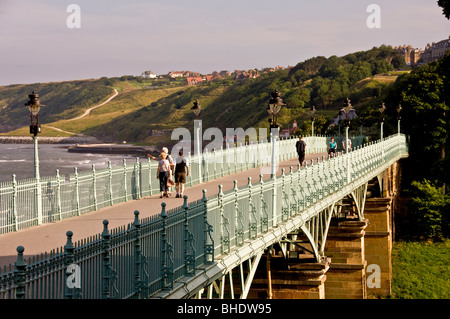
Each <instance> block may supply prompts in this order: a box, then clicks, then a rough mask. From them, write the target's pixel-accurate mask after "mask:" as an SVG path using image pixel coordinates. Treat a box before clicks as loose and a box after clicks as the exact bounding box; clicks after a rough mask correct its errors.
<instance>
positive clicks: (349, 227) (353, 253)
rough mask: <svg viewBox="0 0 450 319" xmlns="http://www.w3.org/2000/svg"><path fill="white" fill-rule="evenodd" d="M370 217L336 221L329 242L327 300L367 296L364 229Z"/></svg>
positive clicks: (327, 247) (327, 248) (326, 247)
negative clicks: (329, 262) (367, 218)
mask: <svg viewBox="0 0 450 319" xmlns="http://www.w3.org/2000/svg"><path fill="white" fill-rule="evenodd" d="M366 227H367V220H363V221H358V220H332V223H331V225H330V230H329V232H328V238H327V242H326V245H325V255H326V256H327V257H330V258H331V266H330V269H329V270H328V272H327V282H326V284H325V297H326V299H366V298H367V289H366V258H365V245H364V234H365V232H364V230H365V228H366Z"/></svg>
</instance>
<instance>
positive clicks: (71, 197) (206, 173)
mask: <svg viewBox="0 0 450 319" xmlns="http://www.w3.org/2000/svg"><path fill="white" fill-rule="evenodd" d="M326 139H327V138H326V137H317V136H315V137H306V138H305V140H306V142H307V144H308V146H309V147H308V149H307V152H308V153H315V152H326ZM295 142H296V140H295V139H281V140H279V141H278V143H277V145H278V147H279V149H278V151H279V160H285V159H289V158H294V157H295V156H296V153H295V147H294V145H295ZM271 149H272V144H271V143H270V142H259V143H255V144H251V145H241V146H236V147H235V146H234V145H233V146H232V147H227V148H225V149H220V150H217V151H212V152H204V153H202V154H201V156H198V155H195V156H189V157H188V160H189V163H191V165H190V177H188V180H187V184H186V186H188V187H189V186H192V185H195V184H198V183H199V182H204V181H210V180H213V179H216V178H219V177H223V176H227V175H230V174H233V173H237V172H241V171H244V170H248V169H250V168H254V167H259V166H263V165H268V164H270V163H271ZM157 166H158V164H157V162H156V161H151V160H150V159H147V160H141V159H139V158H136V161H135V162H134V163H131V164H129V163H127V162H126V160H123V164H122V165H117V166H111V163H108V167H107V168H104V169H96V168H95V166H92V170H90V171H84V172H78V170H77V168H74V173H73V174H71V175H70V176H68V178H66V177H65V176H63V175H59V172H58V170H57V171H56V175H55V176H52V177H42V178H41V179H40V181H39V183H37V181H36V180H35V179H25V180H16V178H15V175H12V180H11V182H2V183H0V234H5V233H8V232H12V231H18V230H21V229H24V228H27V227H31V226H35V225H40V224H45V223H49V222H54V221H58V220H63V219H65V218H69V217H73V216H80V215H82V214H85V213H88V212H92V211H96V210H99V209H101V208H103V207H106V206H112V205H115V204H117V203H121V202H126V201H130V200H134V199H139V198H141V197H145V196H150V195H154V194H158V193H159V180H158V179H156V170H157ZM38 187H40V189H41V191H40V192H38V191H37V188H38ZM37 197H38V198H37ZM37 202H40V203H42V204H41V205H40V206H41V207H42V211H39V209H38V207H39V205H37V204H36V203H37Z"/></svg>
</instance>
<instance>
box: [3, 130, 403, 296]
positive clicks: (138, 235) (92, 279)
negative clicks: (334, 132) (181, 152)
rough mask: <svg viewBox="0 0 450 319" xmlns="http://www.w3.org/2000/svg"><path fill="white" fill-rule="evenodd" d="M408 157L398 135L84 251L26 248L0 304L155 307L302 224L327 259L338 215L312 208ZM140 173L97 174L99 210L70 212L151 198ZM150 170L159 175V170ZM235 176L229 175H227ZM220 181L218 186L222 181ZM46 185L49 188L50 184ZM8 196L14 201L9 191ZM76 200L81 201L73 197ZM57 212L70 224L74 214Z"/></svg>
mask: <svg viewBox="0 0 450 319" xmlns="http://www.w3.org/2000/svg"><path fill="white" fill-rule="evenodd" d="M279 143H280V144H282V145H281V146H280V148H282V147H285V152H286V153H283V152H280V153H281V154H287V153H288V152H291V154H289V155H286V156H292V148H293V144H294V143H295V140H286V141H280V142H279ZM283 143H284V145H283ZM323 143H324V144H325V140H324V142H323ZM266 146H267V145H264V147H266ZM242 147H246V148H250V147H251V146H242ZM235 151H236V149H235ZM226 152H231V151H230V150H226V151H224V152H223V153H222V154H220V156H227V155H228V154H227V153H226ZM246 154H250V153H249V152H248V153H246ZM407 154H408V149H407V144H406V139H405V136H403V135H400V134H398V135H393V136H391V137H388V138H385V139H384V140H383V141H377V142H374V143H369V144H367V145H366V146H364V147H357V148H355V149H354V151H352V152H349V153H347V154H343V155H339V156H336V157H334V158H330V159H328V160H325V159H324V158H322V159H318V160H317V161H311V163H309V164H308V165H306V167H304V168H301V169H300V167H297V170H293V169H292V168H291V169H290V170H289V172H286V171H284V170H283V173H282V175H281V176H280V177H278V178H273V179H271V180H269V181H263V180H262V177H261V178H260V180H259V181H252V180H251V179H249V180H248V183H247V185H242V186H241V187H239V186H240V185H237V184H236V183H235V187H234V188H233V189H232V190H229V191H227V192H224V191H223V190H222V188H221V187H219V189H218V193H217V194H214V195H212V196H207V195H206V192H205V191H204V193H203V198H202V199H201V200H199V201H196V202H193V203H188V201H187V197H185V199H184V204H183V206H181V207H179V208H177V209H173V210H171V211H165V204H164V203H163V204H162V207H161V214H160V215H155V216H152V217H150V218H146V219H143V220H140V219H139V212H137V211H136V212H135V213H134V214H135V216H134V221H133V222H131V223H130V224H128V225H126V226H123V227H119V228H116V229H113V230H109V229H108V221H107V220H105V221H104V222H103V224H104V230H103V232H102V233H101V234H98V235H96V236H92V237H90V238H86V239H84V240H81V241H79V242H76V243H72V233H71V232H70V231H68V232H67V244H66V245H65V246H64V247H60V248H58V249H55V250H54V251H52V252H50V253H48V254H44V255H41V256H37V257H35V258H32V259H28V260H27V261H25V260H24V258H23V252H24V248H23V247H20V246H19V247H18V248H17V252H18V258H17V261H16V263H15V265H14V266H11V265H10V266H9V267H8V268H7V267H4V269H3V272H2V273H1V274H0V298H54V299H60V298H89V299H95V298H148V297H151V296H154V295H155V294H158V293H160V292H162V291H170V290H171V289H173V287H174V284H176V282H177V281H179V280H180V279H182V278H186V277H193V276H195V275H196V271H197V269H199V267H202V266H203V267H204V266H206V265H212V264H215V263H220V261H221V259H222V258H224V256H227V255H230V253H231V252H232V250H235V249H238V248H239V247H243V246H244V245H245V243H248V242H249V241H252V240H256V239H257V238H258V237H259V236H262V235H264V234H270V232H271V231H274V230H275V229H277V228H278V227H277V226H279V225H283V223H286V222H288V221H292V220H293V219H295V220H296V221H301V222H299V224H298V225H296V227H297V226H298V227H299V228H300V227H301V228H302V230H304V231H305V233H306V234H307V236H310V237H311V239H312V240H315V241H316V243H317V247H314V250H315V254H316V257H317V258H319V257H320V252H321V249H323V247H322V248H321V247H320V245H319V241H320V238H321V237H323V236H324V232H323V231H322V230H320V228H319V227H318V225H320V224H322V223H323V220H324V219H328V218H330V217H331V211H332V209H329V210H325V211H326V213H325V214H322V213H321V212H322V211H323V210H319V209H317V210H314V209H312V208H313V207H316V206H317V205H321V204H322V203H323V205H322V206H324V207H326V206H327V205H329V203H330V202H331V201H336V200H339V196H341V195H342V194H343V192H344V193H345V192H351V191H353V190H354V189H357V188H358V187H361V185H364V183H366V184H367V181H368V180H370V179H372V178H373V177H375V176H377V175H378V174H380V173H381V172H382V171H383V170H385V169H387V168H388V167H389V166H390V165H392V164H393V163H394V162H395V161H398V160H399V159H401V158H402V157H405V156H407ZM214 156H216V155H214ZM246 156H247V155H246ZM294 156H295V155H294ZM213 158H214V157H213ZM136 163H137V164H136V165H134V166H130V167H128V166H126V165H124V166H123V167H122V169H119V168H112V167H108V169H107V171H108V172H113V171H114V170H117V171H118V172H119V173H120V174H123V176H124V177H125V176H130V177H132V176H133V174H135V173H136V169H137V168H139V169H140V172H139V175H134V180H133V179H132V178H130V179H125V178H123V179H122V181H120V180H118V181H114V175H111V174H106V173H105V178H103V179H95V178H94V177H97V176H101V174H102V172H95V171H94V170H93V172H92V173H91V174H89V173H84V174H75V175H74V176H71V179H72V180H75V181H77V183H78V184H76V185H78V187H85V188H86V189H91V190H94V189H95V192H92V193H91V194H90V198H91V199H92V201H93V203H92V202H89V203H88V202H83V201H82V200H81V198H80V199H78V201H77V205H76V209H74V208H73V206H70V207H72V214H74V213H76V214H81V213H83V211H85V210H88V209H89V207H91V208H92V207H93V206H92V205H99V206H101V205H106V204H113V203H116V202H117V201H119V200H129V199H130V198H134V197H136V194H140V195H141V196H142V195H143V194H144V193H145V191H144V189H145V187H148V185H146V186H145V187H142V186H143V185H142V184H139V186H140V188H139V190H140V193H136V192H135V191H132V189H136V185H135V184H133V182H134V183H135V182H136V181H137V180H139V181H140V182H141V181H142V180H143V178H141V177H142V176H144V175H145V174H144V175H143V174H142V171H143V169H142V165H140V164H139V163H138V161H137V162H136ZM124 164H125V163H124ZM148 165H149V166H152V163H148ZM255 165H263V164H262V163H256V164H255ZM243 166H244V167H242V168H240V169H247V168H248V167H249V166H248V164H245V163H243ZM225 167H226V166H223V165H222V166H220V168H221V170H222V169H225ZM221 170H219V171H220V172H222V171H221ZM213 171H214V175H211V176H212V177H211V178H213V177H214V176H216V175H215V174H217V172H218V171H217V170H213ZM226 172H227V173H230V172H234V169H231V171H230V170H228V168H227V170H226ZM220 174H222V173H220ZM88 176H89V177H90V178H88ZM137 176H139V179H138V177H137ZM132 181H133V182H132ZM46 182H47V183H48V186H47V187H48V190H47V191H48V192H50V190H53V188H52V185H53V184H55V185H56V186H55V187H56V189H58V188H61V189H63V185H64V184H65V183H62V182H60V181H58V180H57V181H56V182H55V180H48V181H46ZM49 182H50V183H49ZM127 182H128V183H127ZM140 182H139V183H140ZM113 183H118V184H120V185H121V187H123V188H125V190H122V192H120V194H119V195H117V197H114V198H113V196H112V195H111V194H112V192H111V191H110V189H111V188H114V189H118V188H120V187H118V186H116V187H112V186H111V185H112V184H113ZM13 184H14V187H15V188H18V187H20V186H21V183H19V182H14V183H13ZM42 184H43V185H45V182H44V179H43V182H42ZM99 184H103V186H102V187H103V188H98V185H99ZM80 185H85V186H80ZM126 186H128V187H126ZM99 190H100V191H99ZM150 192H151V191H150ZM4 193H6V191H2V194H4ZM10 193H11V194H13V195H11V196H12V198H13V199H14V198H15V197H17V194H18V192H16V194H15V195H14V191H10ZM43 193H45V191H44V192H43ZM67 193H69V192H67ZM100 193H103V195H100ZM99 195H100V196H99ZM52 196H53V198H57V199H58V198H59V200H60V201H61V207H63V206H64V205H65V204H64V203H65V202H66V201H67V199H65V197H66V193H65V192H63V191H61V195H58V194H56V195H55V194H52ZM70 196H74V194H69V195H67V197H70ZM31 198H32V196H31ZM15 200H16V199H15ZM57 202H58V200H57ZM46 205H47V204H46ZM44 207H50V206H45V205H44ZM56 211H57V212H59V214H62V212H63V211H64V210H62V209H59V210H58V209H57V210H56ZM361 217H363V216H361ZM274 227H275V228H274ZM322 241H323V238H322Z"/></svg>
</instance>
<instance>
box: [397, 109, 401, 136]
mask: <svg viewBox="0 0 450 319" xmlns="http://www.w3.org/2000/svg"><path fill="white" fill-rule="evenodd" d="M401 111H402V106H401V105H400V104H399V105H398V106H397V132H398V134H399V135H400V120H401V119H402V117H401V115H400V112H401Z"/></svg>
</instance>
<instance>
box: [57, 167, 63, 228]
mask: <svg viewBox="0 0 450 319" xmlns="http://www.w3.org/2000/svg"><path fill="white" fill-rule="evenodd" d="M56 210H57V212H56V213H57V214H58V218H59V220H62V208H61V176H60V175H59V169H57V170H56Z"/></svg>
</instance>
